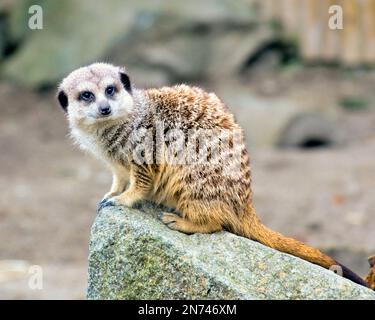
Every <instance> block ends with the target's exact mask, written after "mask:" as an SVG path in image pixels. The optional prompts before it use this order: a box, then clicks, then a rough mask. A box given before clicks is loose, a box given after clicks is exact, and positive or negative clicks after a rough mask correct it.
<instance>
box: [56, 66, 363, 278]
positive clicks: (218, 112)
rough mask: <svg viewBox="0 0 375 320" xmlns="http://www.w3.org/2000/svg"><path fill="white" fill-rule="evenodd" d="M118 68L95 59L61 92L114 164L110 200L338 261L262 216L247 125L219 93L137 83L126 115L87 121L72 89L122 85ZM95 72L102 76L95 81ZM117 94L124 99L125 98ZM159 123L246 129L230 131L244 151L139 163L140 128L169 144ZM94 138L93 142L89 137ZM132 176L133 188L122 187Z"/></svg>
mask: <svg viewBox="0 0 375 320" xmlns="http://www.w3.org/2000/svg"><path fill="white" fill-rule="evenodd" d="M106 68H107V69H108V72H107V74H106ZM113 68H115V67H113V66H110V65H103V64H99V65H98V64H96V65H92V66H89V67H86V69H85V68H83V69H79V71H78V72H75V73H73V74H72V75H70V76H68V77H67V78H66V79H65V80H64V81H63V83H62V85H61V86H60V90H61V91H66V94H67V95H68V97H69V100H70V103H69V106H68V118H69V122H70V125H71V128H72V131H73V136H74V137H75V139H76V140H77V141H78V143H79V144H83V145H84V146H83V147H84V148H86V149H88V150H89V151H92V152H93V153H94V154H96V155H98V153H99V156H100V157H101V158H102V159H103V160H104V161H105V162H106V163H107V164H108V165H109V166H110V167H111V169H112V172H113V177H114V179H113V184H112V187H111V190H110V192H109V193H108V194H107V195H106V196H105V198H109V197H113V198H112V199H113V200H114V201H116V202H117V203H120V204H123V205H126V206H132V205H133V204H134V203H135V202H137V201H140V200H142V199H148V200H150V201H153V202H155V203H161V204H164V205H166V206H168V207H171V208H172V209H174V210H176V211H177V212H179V215H177V214H174V213H164V215H162V217H161V220H162V221H163V222H164V223H165V224H166V225H167V226H168V227H169V228H171V229H173V230H177V231H181V232H184V233H188V234H191V233H196V232H200V233H212V232H216V231H220V230H223V229H225V230H228V231H230V232H233V233H235V234H238V235H240V236H244V237H247V238H249V239H253V240H256V241H259V242H261V243H263V244H265V245H266V246H269V247H271V248H274V249H277V250H279V251H282V252H286V253H290V254H292V255H295V256H297V257H300V258H302V259H305V260H307V261H310V262H312V263H315V264H317V265H320V266H323V267H325V268H330V267H331V266H332V265H336V264H337V262H336V261H335V260H334V259H332V258H330V257H328V256H327V255H325V254H323V253H322V252H320V251H319V250H318V249H315V248H312V247H309V246H307V245H305V244H303V243H301V242H299V241H297V240H294V239H291V238H287V237H285V236H283V235H281V234H280V233H277V232H275V231H272V230H270V229H268V228H267V227H265V226H264V225H263V224H262V223H261V222H260V220H259V219H258V217H257V215H256V212H255V210H254V208H253V205H252V194H251V176H250V166H249V156H248V152H247V150H246V147H245V143H244V138H243V133H242V129H241V128H240V126H239V125H238V124H237V123H236V122H235V120H234V117H233V115H232V114H231V113H230V112H229V110H228V109H227V108H226V106H225V105H224V104H223V103H222V102H221V101H220V99H219V98H218V97H217V96H216V95H215V94H213V93H207V92H205V91H203V90H202V89H200V88H197V87H189V86H186V85H178V86H174V87H164V88H161V89H149V90H137V89H135V90H133V91H132V93H131V96H132V99H133V102H134V105H133V106H130V104H129V106H128V107H127V113H126V116H121V117H115V118H113V119H112V118H111V119H109V120H108V121H107V120H103V119H99V120H100V121H97V122H93V123H91V122H90V123H89V124H83V123H82V121H83V120H85V119H84V116H82V112H86V111H82V109H80V108H85V107H86V108H87V106H81V105H80V104H79V103H78V102H76V101H75V102H74V101H73V102H72V101H71V100H72V99H73V100H74V96H72V95H71V94H70V91H74V92H75V90H76V88H75V87H76V86H77V85H79V84H80V83H81V82H85V81H86V82H89V85H90V88H93V89H92V90H94V92H95V90H98V91H100V90H102V87H101V86H100V77H99V78H98V75H100V76H101V77H104V76H107V77H113V78H114V79H113V81H114V82H116V83H118V79H117V78H118V77H117V78H116V75H115V73H116V69H113ZM97 69H99V70H100V71H98V70H97ZM117 70H118V71H121V70H122V69H120V68H118V69H117ZM93 75H95V77H94V79H95V81H94V80H92V79H93ZM77 79H78V80H77ZM93 81H94V83H92V82H93ZM119 94H120V93H119ZM121 94H122V97H123V99H125V98H126V99H127V100H126V101H127V103H128V101H129V99H128V96H127V95H125V93H121ZM124 95H125V96H124ZM116 99H118V100H119V99H122V98H121V96H120V97H119V98H116ZM123 104H124V105H125V104H126V103H125V102H124V103H123ZM119 105H121V103H120V104H119ZM119 108H121V107H119ZM83 110H86V109H83ZM87 112H88V111H87ZM76 114H77V115H78V114H79V115H80V116H79V117H80V119H79V120H81V121H78V120H77V119H75V118H76V116H75V115H76ZM156 123H162V124H163V126H164V129H165V131H168V129H169V130H171V129H180V130H182V131H183V132H184V133H188V132H189V130H192V129H211V130H223V131H226V132H231V131H233V130H234V131H236V132H240V138H241V139H240V140H241V141H240V142H239V143H235V137H234V136H232V135H230V136H229V146H230V148H231V151H232V152H234V153H236V154H237V155H238V157H232V158H225V157H224V156H225V155H220V156H219V158H218V159H217V160H218V161H217V162H216V163H199V162H192V163H191V164H189V165H186V164H171V163H170V162H168V160H169V159H168V156H165V155H163V156H162V157H161V159H159V160H160V161H159V162H156V161H155V160H156V158H157V156H156V155H155V152H152V154H151V158H153V160H154V161H152V163H144V164H138V163H136V161H134V158H133V156H132V153H131V150H133V149H134V148H136V147H137V146H138V144H139V141H140V140H142V139H143V138H142V137H141V136H140V135H139V133H136V132H137V129H139V128H147V129H150V130H151V132H152V135H151V136H152V139H151V140H152V141H151V142H150V149H152V146H151V143H156V147H157V148H161V147H162V146H161V145H158V144H157V143H158V142H157V134H158V133H157V132H156V131H157V130H156V128H155V127H156ZM82 136H85V137H86V138H82ZM87 136H89V137H90V139H91V140H90V141H91V142H87ZM92 141H93V142H92ZM142 141H143V142H144V140H142ZM92 145H94V146H92ZM92 149H95V151H93V150H92ZM185 155H186V154H185ZM212 156H213V153H212V150H211V149H209V152H208V155H207V157H208V158H210V157H212ZM235 161H239V163H237V164H238V167H237V168H238V169H239V170H237V171H236V170H232V171H231V170H230V169H229V171H231V172H230V173H231V174H229V175H228V174H223V172H224V170H225V169H227V167H228V166H229V167H230V166H231V165H232V164H233V163H234V162H235ZM128 181H129V186H128V188H127V190H126V191H123V190H124V188H125V185H126V183H127V182H128ZM344 276H345V274H344ZM358 278H359V277H358ZM354 281H356V282H361V281H362V283H361V284H364V283H363V280H358V279H357V278H355V279H354Z"/></svg>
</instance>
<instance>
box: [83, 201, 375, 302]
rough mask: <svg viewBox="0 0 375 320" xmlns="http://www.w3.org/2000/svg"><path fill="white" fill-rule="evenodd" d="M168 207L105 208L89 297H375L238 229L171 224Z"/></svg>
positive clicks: (93, 248)
mask: <svg viewBox="0 0 375 320" xmlns="http://www.w3.org/2000/svg"><path fill="white" fill-rule="evenodd" d="M161 210H162V209H160V208H155V207H154V206H152V205H151V204H147V203H145V204H143V205H142V206H141V210H137V209H129V208H125V207H120V206H119V207H107V208H104V209H102V210H101V212H99V214H98V216H97V218H96V220H95V223H94V225H93V227H92V235H91V242H90V252H89V272H88V290H87V297H88V298H89V299H375V294H374V293H373V292H372V291H371V290H369V289H366V288H364V287H361V286H359V285H357V284H354V283H353V282H351V281H349V280H346V279H344V278H342V277H340V276H337V275H335V274H334V273H333V272H331V271H328V270H325V269H323V268H321V267H319V266H316V265H313V264H310V263H308V262H306V261H303V260H301V259H298V258H295V257H292V256H290V255H287V254H283V253H280V252H277V251H275V250H272V249H270V248H267V247H265V246H263V245H261V244H259V243H257V242H253V241H251V240H248V239H245V238H242V237H238V236H236V235H234V234H231V233H228V232H219V233H215V234H211V235H207V234H194V235H190V236H189V235H185V234H182V233H179V232H175V231H172V230H169V229H168V228H167V227H166V226H164V225H163V224H162V223H161V222H160V221H159V220H158V218H157V216H158V213H160V212H161Z"/></svg>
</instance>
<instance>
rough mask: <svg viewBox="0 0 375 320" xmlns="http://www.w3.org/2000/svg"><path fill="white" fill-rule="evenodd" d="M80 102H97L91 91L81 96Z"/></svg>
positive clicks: (82, 93)
mask: <svg viewBox="0 0 375 320" xmlns="http://www.w3.org/2000/svg"><path fill="white" fill-rule="evenodd" d="M79 100H83V101H87V102H91V101H94V100H95V96H94V94H93V93H92V92H91V91H83V92H81V93H80V95H79Z"/></svg>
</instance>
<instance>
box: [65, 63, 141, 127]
mask: <svg viewBox="0 0 375 320" xmlns="http://www.w3.org/2000/svg"><path fill="white" fill-rule="evenodd" d="M120 73H125V69H124V68H120V67H117V66H113V65H111V64H107V63H94V64H91V65H89V66H86V67H82V68H79V69H76V70H74V71H73V72H72V73H70V74H69V75H68V76H67V77H66V78H65V79H64V80H63V81H62V82H61V84H60V86H59V92H61V91H62V92H64V93H65V95H66V96H67V99H68V106H67V115H68V120H69V123H70V127H71V128H80V129H90V127H95V126H96V125H99V124H100V123H107V122H108V121H114V120H117V119H121V118H124V117H126V116H127V115H128V114H129V113H130V112H131V110H132V109H133V105H134V102H133V98H132V96H131V94H130V93H129V92H128V91H126V90H125V88H124V86H123V84H122V82H121V79H120ZM109 85H113V86H115V88H116V93H115V94H114V96H113V97H107V96H106V94H105V89H106V88H107V87H108V86H109ZM83 91H90V92H92V93H93V94H94V96H95V100H94V101H92V102H86V101H82V100H80V99H79V95H80V93H81V92H83ZM103 103H108V104H109V106H110V107H111V111H112V113H111V115H110V116H108V117H103V116H101V115H100V113H99V111H98V107H99V104H103Z"/></svg>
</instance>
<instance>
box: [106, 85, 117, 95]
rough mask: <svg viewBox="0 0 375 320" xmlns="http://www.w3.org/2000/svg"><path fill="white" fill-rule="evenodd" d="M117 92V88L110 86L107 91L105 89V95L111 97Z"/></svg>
mask: <svg viewBox="0 0 375 320" xmlns="http://www.w3.org/2000/svg"><path fill="white" fill-rule="evenodd" d="M115 92H116V87H115V86H112V85H111V86H108V87H107V88H106V89H105V94H106V95H107V96H109V97H112V96H113V95H114V94H115Z"/></svg>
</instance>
